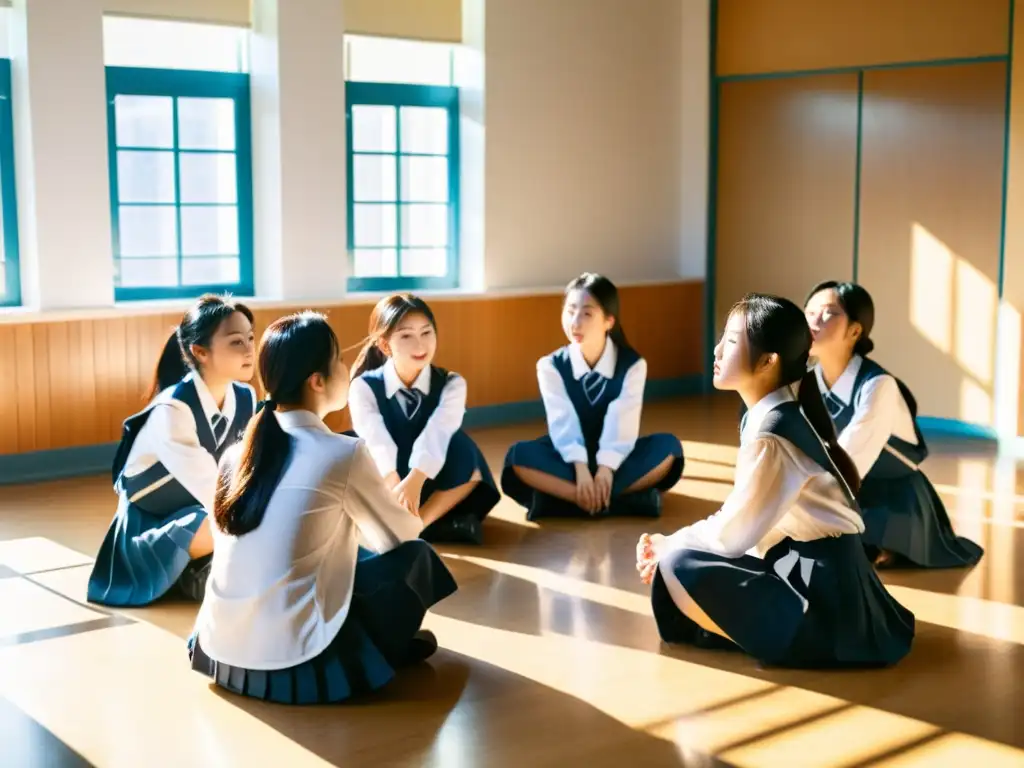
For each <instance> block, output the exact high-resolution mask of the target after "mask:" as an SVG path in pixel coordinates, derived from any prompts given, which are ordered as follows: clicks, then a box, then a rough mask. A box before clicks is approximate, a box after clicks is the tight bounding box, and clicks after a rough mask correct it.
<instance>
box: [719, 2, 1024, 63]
mask: <svg viewBox="0 0 1024 768" xmlns="http://www.w3.org/2000/svg"><path fill="white" fill-rule="evenodd" d="M1009 20H1010V0H718V23H717V27H718V35H717V41H716V42H717V57H716V59H717V61H716V66H717V73H718V74H719V75H739V74H750V73H763V72H786V71H799V70H810V69H830V68H837V67H863V66H871V65H878V64H894V63H898V62H916V61H932V60H936V59H956V58H971V57H978V56H999V55H1005V54H1006V53H1007V48H1008V45H1009Z"/></svg>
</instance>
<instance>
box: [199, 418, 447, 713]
mask: <svg viewBox="0 0 1024 768" xmlns="http://www.w3.org/2000/svg"><path fill="white" fill-rule="evenodd" d="M270 418H276V419H277V420H278V422H279V423H280V425H281V427H282V428H283V429H284V430H285V432H287V434H288V436H289V438H290V441H291V455H290V456H289V458H288V460H287V462H286V464H285V468H284V471H283V473H282V475H281V478H280V480H279V481H278V483H277V485H276V487H275V489H274V491H273V493H272V494H271V497H270V500H269V502H268V504H267V507H266V512H265V513H264V516H263V520H262V521H261V522H260V524H259V526H257V527H256V528H255V529H254V530H252V531H249V532H247V533H245V534H244V535H242V536H232V535H230V534H227V533H224V532H223V531H221V530H219V529H217V528H215V529H214V552H213V563H212V566H211V569H210V577H209V581H208V584H207V590H206V598H205V599H204V600H203V605H202V607H201V608H200V610H199V615H198V617H197V618H196V624H195V628H194V631H193V633H192V635H191V637H190V638H189V641H188V652H189V658H190V660H191V665H192V668H193V669H195V670H197V671H199V672H202V673H203V674H206V675H208V676H209V677H211V678H213V679H214V680H215V681H216V684H217V685H219V686H220V687H222V688H225V689H227V690H229V691H232V692H234V693H237V694H241V695H244V696H250V697H254V698H257V699H263V700H267V701H273V702H277V703H282V704H318V703H332V702H338V701H343V700H345V699H348V698H350V697H352V696H354V695H357V694H361V693H368V692H370V691H374V690H377V689H379V688H380V687H382V686H383V685H385V684H386V683H387V682H388V681H390V680H391V679H392V678H393V677H394V676H395V673H396V670H397V669H398V668H400V667H402V666H405V665H407V664H410V663H414V662H416V661H419V660H420V659H422V658H424V657H425V655H426V654H422V653H421V652H420V651H419V650H418V649H417V644H418V643H422V640H420V639H418V638H417V633H418V631H419V630H420V625H421V624H422V622H423V618H424V616H425V614H426V612H427V610H428V609H429V608H430V607H431V606H432V605H434V604H435V603H437V602H438V601H439V600H442V599H444V598H445V597H447V596H448V595H451V594H452V593H454V592H455V590H456V585H455V580H454V579H453V578H452V575H451V573H450V572H449V571H448V569H447V568H446V567H445V566H444V564H443V563H442V562H441V559H440V558H439V557H438V556H437V554H436V553H435V552H434V550H433V549H432V548H431V546H430V545H429V544H427V543H426V542H424V541H421V540H418V538H417V537H418V536H419V535H420V533H421V531H422V522H421V521H420V520H419V518H418V517H416V516H415V515H412V514H410V513H409V512H408V511H407V510H406V509H405V508H404V507H402V506H401V505H399V504H398V502H397V501H396V500H395V499H394V497H393V496H392V494H391V493H390V492H389V491H388V489H387V488H386V487H385V485H384V484H383V482H381V477H380V473H379V472H378V471H377V468H376V467H375V466H374V462H373V458H372V457H371V455H370V452H369V451H368V450H367V446H366V443H365V442H364V441H363V440H360V439H358V438H353V437H348V436H345V435H337V434H334V433H332V432H331V431H330V430H329V429H328V428H327V427H326V426H325V425H324V423H323V421H321V420H320V419H319V418H318V417H317V416H316V415H315V414H314V413H311V412H310V411H305V410H295V411H288V412H283V413H282V412H280V411H276V412H274V413H273V414H271V415H270ZM235 453H236V452H232V453H231V454H229V455H228V456H226V457H225V459H224V467H223V471H225V472H230V471H232V469H233V465H234V463H235V462H236V460H237V456H236V455H235ZM360 536H362V539H363V540H364V541H365V542H366V543H367V545H368V547H369V550H370V551H366V550H361V549H360V545H359V540H360ZM432 649H433V646H432V647H431V650H432Z"/></svg>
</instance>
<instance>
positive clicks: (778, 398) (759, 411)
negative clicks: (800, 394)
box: [740, 387, 795, 445]
mask: <svg viewBox="0 0 1024 768" xmlns="http://www.w3.org/2000/svg"><path fill="white" fill-rule="evenodd" d="M794 399H795V398H794V397H793V391H792V390H791V389H790V388H789V387H779V388H778V389H776V390H775V391H774V392H770V393H769V394H767V395H765V396H764V397H762V398H761V399H760V400H758V401H757V403H755V404H754V407H753V408H751V409H750V410H749V411H747V413H746V415H745V416H744V417H743V432H742V433H741V434H740V443H741V444H743V445H746V444H747V443H749V442H750V441H751V440H753V439H754V438H755V437H757V435H758V434H759V433H760V432H761V424H762V422H764V419H765V416H767V415H768V414H769V413H771V412H772V411H773V410H774V409H775V408H776V407H777V406H779V405H782V404H783V403H791V402H793V401H794Z"/></svg>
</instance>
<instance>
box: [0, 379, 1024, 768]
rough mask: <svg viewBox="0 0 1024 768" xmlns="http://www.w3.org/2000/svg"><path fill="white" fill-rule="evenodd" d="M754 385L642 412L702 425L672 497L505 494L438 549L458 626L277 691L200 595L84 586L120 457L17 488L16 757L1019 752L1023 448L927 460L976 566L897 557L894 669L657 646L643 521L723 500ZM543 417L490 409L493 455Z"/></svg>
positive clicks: (1, 586)
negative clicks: (224, 635)
mask: <svg viewBox="0 0 1024 768" xmlns="http://www.w3.org/2000/svg"><path fill="white" fill-rule="evenodd" d="M735 416H736V408H735V403H734V402H732V401H727V400H722V399H711V400H699V399H698V400H689V401H680V402H674V403H666V404H659V405H657V406H653V407H651V408H649V409H648V412H647V414H646V415H645V422H646V423H645V429H648V430H653V429H658V430H671V431H673V432H675V433H676V434H679V435H680V436H681V437H683V438H684V440H685V448H686V452H687V467H686V473H685V476H684V478H683V480H682V481H680V483H679V484H678V486H677V487H676V488H675V489H674V490H673V491H672V493H671V494H669V495H668V496H667V497H666V501H665V514H664V517H663V519H662V520H661V521H655V524H654V525H652V524H651V523H650V521H646V522H640V523H637V522H631V521H623V520H606V521H600V522H594V523H590V524H586V523H554V524H550V525H544V526H543V527H539V526H537V525H534V524H531V523H527V522H525V520H524V516H523V514H522V512H521V510H519V509H517V508H516V507H515V506H514V505H513V504H511V503H510V502H509V501H508V500H503V501H502V503H501V505H500V506H499V508H498V509H497V510H496V511H495V513H494V515H493V517H492V519H491V520H489V522H488V523H487V525H486V537H487V543H486V545H485V546H484V547H480V548H469V547H452V548H442V552H443V554H444V555H445V557H446V559H447V562H448V563H449V565H450V567H451V568H452V570H453V572H454V573H455V575H456V578H457V579H458V581H459V585H460V590H459V592H458V593H457V594H456V595H454V596H453V597H451V598H449V599H448V600H447V601H445V602H444V603H442V604H441V605H439V606H437V610H436V611H435V612H434V613H432V614H431V615H430V616H429V617H428V626H430V627H431V628H432V629H434V630H435V632H436V633H437V635H438V637H439V639H440V641H441V646H442V650H441V651H440V652H439V653H438V654H437V656H436V657H434V659H433V660H432V661H431V663H430V664H429V665H424V666H421V667H419V668H417V669H414V670H410V671H408V672H407V673H406V674H405V675H403V676H402V677H400V678H399V679H398V680H397V681H396V682H395V683H394V684H393V685H392V686H391V687H390V688H388V689H386V690H385V691H384V692H383V693H382V695H380V696H377V697H375V698H373V699H371V700H367V701H365V702H361V703H359V704H350V705H346V706H339V707H330V708H302V709H296V708H282V707H275V706H269V705H261V704H259V703H255V702H252V701H248V700H244V699H240V698H238V697H233V696H231V695H228V694H224V693H221V692H219V691H217V690H215V689H213V688H211V687H210V685H209V684H208V682H207V681H206V679H205V678H202V677H201V676H199V675H197V674H194V673H192V672H191V671H189V669H188V667H187V664H186V657H185V647H184V638H185V637H186V635H187V633H188V631H189V629H190V628H191V624H192V620H193V617H194V615H195V606H194V605H188V604H184V603H174V602H167V603H161V604H159V605H157V606H153V607H150V608H147V609H145V610H137V611H121V612H111V611H107V610H103V609H100V608H98V607H96V606H90V605H88V604H85V603H84V593H85V582H86V578H87V575H88V570H89V563H90V561H91V556H92V554H93V553H94V552H95V551H96V549H97V547H98V546H99V543H100V540H101V538H102V535H103V532H104V530H105V527H106V525H107V522H108V520H109V518H110V515H111V514H112V511H113V505H114V496H113V494H112V492H111V490H110V486H109V482H108V481H105V480H104V478H103V477H97V478H88V479H81V480H72V481H65V482H60V483H52V484H41V485H35V486H26V487H22V488H10V487H8V488H3V489H0V608H2V610H0V728H2V732H3V733H4V737H3V738H2V739H0V765H4V766H7V765H10V766H29V765H48V766H78V765H89V764H92V765H100V766H133V767H134V766H139V765H147V766H164V765H167V766H171V765H173V766H180V765H195V766H222V765H250V766H251V765H260V766H262V765H287V766H296V767H297V766H306V765H356V766H391V765H396V766H397V765H402V766H406V765H408V766H414V765H415V766H420V765H427V766H434V765H436V766H443V767H444V768H461V767H462V766H474V767H475V766H488V768H492V767H498V766H546V765H560V766H561V765H586V766H604V765H608V766H622V765H649V766H663V765H700V766H715V765H735V766H746V767H749V768H769V767H770V766H786V768H793V767H794V766H815V768H820V767H822V766H854V765H885V766H911V765H915V766H916V765H921V766H938V765H951V766H958V765H965V764H976V765H984V766H986V768H989V767H993V768H994V767H995V766H1001V765H1007V766H1009V765H1017V766H1020V765H1022V764H1024V728H1022V727H1021V722H1024V720H1022V718H1024V685H1021V683H1020V681H1021V680H1024V565H1021V566H1020V567H1017V566H1016V562H1015V561H1016V560H1017V559H1018V558H1017V553H1022V556H1021V558H1019V559H1020V560H1021V562H1022V563H1024V497H1022V496H1020V495H1019V494H1021V492H1022V489H1021V473H1019V472H1018V470H1017V468H1016V466H1015V464H1014V463H1013V462H1012V461H1011V462H1004V461H1003V460H1001V459H997V458H996V457H995V456H994V455H992V454H991V453H987V452H986V450H985V449H979V448H978V447H977V446H971V445H965V444H960V445H934V446H933V456H932V457H931V458H929V460H928V462H927V463H926V469H927V471H928V472H929V473H930V474H931V476H932V478H933V479H934V480H935V482H936V483H937V485H939V486H940V490H941V492H942V494H943V497H944V498H945V500H946V502H947V504H948V506H949V509H950V512H951V514H952V515H953V517H954V522H955V524H956V526H957V528H958V529H959V531H960V532H961V533H963V534H965V535H967V536H970V537H972V538H973V539H975V540H976V541H978V542H979V543H980V544H982V546H984V547H985V549H986V557H985V559H984V560H983V561H982V563H981V564H980V565H979V566H978V567H977V568H974V569H973V570H969V571H945V572H938V571H933V572H927V573H922V572H889V573H886V574H885V575H884V578H885V581H886V582H887V583H888V584H889V585H890V588H891V589H892V590H893V591H894V592H895V593H896V594H897V596H898V597H899V599H900V600H901V601H903V602H904V604H906V605H907V606H908V607H910V608H911V609H912V610H913V611H914V612H915V613H916V614H917V617H918V627H919V630H918V637H917V643H916V646H915V648H914V650H913V652H912V653H911V655H910V656H909V657H908V658H907V659H906V660H905V661H904V663H903V664H902V665H900V666H899V667H897V668H895V669H891V670H885V671H877V672H867V673H865V672H857V673H821V672H807V671H800V672H793V671H780V670H770V669H760V668H758V667H757V666H756V665H755V664H753V663H752V662H750V661H748V660H746V659H744V658H743V657H741V656H739V655H735V654H725V655H722V654H716V653H712V652H702V651H695V650H694V651H690V650H683V649H678V648H669V647H663V646H662V645H661V643H660V641H659V639H658V635H657V632H656V630H655V627H654V624H653V621H652V619H651V616H650V608H649V602H648V598H647V590H646V588H645V587H644V586H643V585H642V584H640V583H639V581H638V580H637V576H636V572H635V570H634V567H633V551H634V545H635V542H636V539H637V537H638V535H639V534H640V533H642V532H643V531H644V530H646V529H651V530H661V531H670V530H674V529H676V528H678V527H680V526H682V525H684V524H686V523H689V522H691V521H693V520H696V519H698V518H700V517H703V516H705V515H707V514H709V513H711V512H713V511H714V510H715V509H716V508H717V502H719V501H721V499H723V498H724V496H725V494H726V493H727V491H728V488H729V481H730V479H731V474H732V468H731V462H732V461H733V460H734V458H735V444H736V422H735ZM539 428H540V425H530V426H527V427H516V428H503V429H492V430H482V431H479V432H477V433H476V437H477V439H478V440H479V441H480V443H481V446H482V447H483V448H484V450H485V452H486V453H487V455H488V457H489V459H490V460H491V462H492V465H493V466H494V467H495V468H497V467H499V466H500V462H501V459H502V456H503V453H504V449H505V447H506V446H507V445H508V444H509V443H510V442H511V441H512V440H514V439H518V438H520V437H522V436H525V435H533V434H535V433H536V432H537V430H538V429H539Z"/></svg>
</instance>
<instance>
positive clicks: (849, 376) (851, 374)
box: [814, 355, 864, 405]
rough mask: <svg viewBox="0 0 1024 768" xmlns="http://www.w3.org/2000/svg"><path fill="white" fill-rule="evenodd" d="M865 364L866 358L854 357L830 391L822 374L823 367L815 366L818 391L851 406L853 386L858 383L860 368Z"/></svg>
mask: <svg viewBox="0 0 1024 768" xmlns="http://www.w3.org/2000/svg"><path fill="white" fill-rule="evenodd" d="M863 363H864V358H863V357H861V356H860V355H854V356H853V357H851V358H850V362H848V363H847V364H846V368H845V369H844V370H843V373H842V375H840V377H839V379H838V380H837V381H836V383H835V384H834V385H833V386H832V389H831V390H829V388H828V385H827V384H825V377H824V376H823V375H822V373H821V365H820V364H819V365H815V366H814V376H815V378H817V379H818V389H819V390H820V391H821V394H822V395H832V396H833V397H835V398H837V399H838V400H840V401H841V402H843V403H844V404H845V405H849V404H850V403H852V402H853V385H854V384H856V383H857V374H859V373H860V367H861V365H862V364H863Z"/></svg>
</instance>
